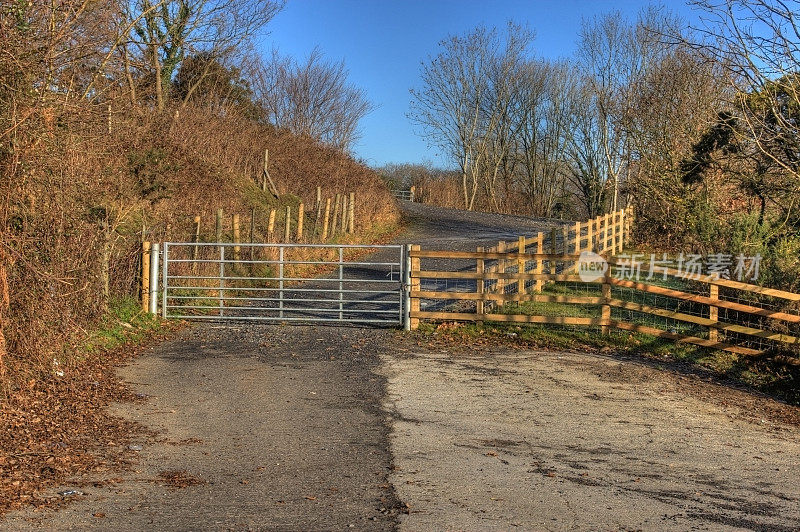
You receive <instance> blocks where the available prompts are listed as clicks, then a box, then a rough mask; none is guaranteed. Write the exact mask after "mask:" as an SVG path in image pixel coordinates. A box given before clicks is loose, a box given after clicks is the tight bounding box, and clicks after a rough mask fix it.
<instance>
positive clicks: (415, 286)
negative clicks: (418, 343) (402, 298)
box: [409, 244, 420, 330]
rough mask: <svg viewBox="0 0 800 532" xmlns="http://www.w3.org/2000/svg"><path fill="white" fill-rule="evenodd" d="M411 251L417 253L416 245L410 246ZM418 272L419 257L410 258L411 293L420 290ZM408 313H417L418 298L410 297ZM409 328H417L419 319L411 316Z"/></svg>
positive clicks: (418, 248) (417, 247) (417, 246)
mask: <svg viewBox="0 0 800 532" xmlns="http://www.w3.org/2000/svg"><path fill="white" fill-rule="evenodd" d="M410 249H411V251H412V252H414V251H419V250H420V247H419V245H418V244H414V245H413V246H411V248H410ZM419 272H420V259H419V257H412V258H411V287H410V288H411V292H412V293H414V292H419V288H420V280H419ZM410 312H411V313H412V314H413V313H415V312H419V298H418V297H413V296H412V297H411V309H410ZM409 326H410V328H411V329H412V330H413V329H416V328H418V327H419V318H415V317H414V316H413V315H412V316H411V318H410V319H409Z"/></svg>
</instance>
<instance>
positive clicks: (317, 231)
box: [311, 187, 322, 240]
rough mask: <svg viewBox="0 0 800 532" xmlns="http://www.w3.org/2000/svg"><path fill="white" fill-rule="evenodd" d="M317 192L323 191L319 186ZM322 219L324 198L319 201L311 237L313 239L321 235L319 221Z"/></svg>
mask: <svg viewBox="0 0 800 532" xmlns="http://www.w3.org/2000/svg"><path fill="white" fill-rule="evenodd" d="M317 192H319V193H321V189H320V187H317ZM321 221H322V198H320V199H319V201H317V215H316V216H315V217H314V229H312V234H311V239H312V240H313V239H314V237H317V236H319V234H320V226H319V223H320V222H321Z"/></svg>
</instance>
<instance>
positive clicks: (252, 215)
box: [247, 207, 256, 261]
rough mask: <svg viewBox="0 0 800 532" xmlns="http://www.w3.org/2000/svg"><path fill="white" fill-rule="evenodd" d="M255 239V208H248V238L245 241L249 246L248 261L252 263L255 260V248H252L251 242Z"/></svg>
mask: <svg viewBox="0 0 800 532" xmlns="http://www.w3.org/2000/svg"><path fill="white" fill-rule="evenodd" d="M255 237H256V208H255V207H251V208H250V238H249V239H248V240H247V242H248V243H249V244H251V245H250V246H248V247H249V248H250V260H251V261H252V260H253V259H254V258H255V246H253V245H252V244H253V242H255Z"/></svg>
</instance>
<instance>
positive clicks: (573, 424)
mask: <svg viewBox="0 0 800 532" xmlns="http://www.w3.org/2000/svg"><path fill="white" fill-rule="evenodd" d="M406 213H407V217H408V220H409V224H410V225H409V231H408V232H407V233H406V234H405V235H403V236H402V237H401V239H400V240H399V241H400V242H413V243H419V244H421V245H422V246H423V247H424V248H428V249H430V248H434V247H441V248H451V249H452V248H456V249H472V248H474V247H475V246H476V245H491V244H492V243H494V242H496V241H497V240H499V239H511V238H514V237H515V236H517V235H519V234H520V233H522V234H533V233H535V232H536V231H538V230H547V229H549V228H551V227H553V226H554V225H558V223H557V222H547V221H542V220H531V219H525V218H519V217H502V216H497V215H486V214H478V213H463V212H460V211H451V210H439V209H432V208H429V207H425V206H421V205H407V206H406ZM120 377H121V378H122V379H125V380H127V381H128V382H130V383H131V384H132V386H133V387H134V388H135V390H136V391H137V392H138V393H141V394H144V395H146V399H145V400H144V401H142V402H141V403H136V404H123V405H118V406H116V407H115V409H114V412H113V413H114V414H115V415H121V416H124V417H126V418H128V419H133V420H137V421H139V422H141V423H142V424H143V425H145V426H146V427H148V428H150V429H152V430H153V431H154V434H155V435H154V436H153V437H151V438H147V439H143V440H142V441H139V442H134V447H133V449H132V451H131V452H132V453H136V454H138V459H137V461H136V465H135V467H134V469H133V470H131V471H128V472H122V473H120V475H119V476H120V479H119V480H120V481H119V482H114V483H113V484H111V485H106V486H98V487H93V486H91V484H89V485H88V486H87V485H86V483H85V482H82V483H81V484H80V486H79V485H77V484H75V485H68V486H62V487H60V488H58V489H57V490H53V492H54V493H56V492H58V491H63V490H64V489H70V488H75V489H78V490H79V491H80V492H81V493H82V494H80V495H73V496H71V498H73V499H74V501H73V502H72V504H69V505H66V506H65V507H64V508H63V509H62V510H60V511H58V512H51V511H47V512H35V511H33V510H26V511H24V512H18V513H15V514H12V515H10V516H8V517H7V518H6V519H5V520H4V521H2V522H0V527H3V528H4V529H8V530H24V529H50V530H84V529H99V530H112V529H113V530H200V529H204V530H205V529H210V530H352V529H355V530H394V529H398V528H399V529H401V530H441V529H463V530H492V529H494V530H508V529H519V530H566V529H572V530H575V529H577V530H596V529H603V530H632V529H644V530H662V529H676V530H685V529H701V530H705V529H714V530H716V529H730V530H740V529H752V530H778V531H780V530H797V529H798V528H800V484H798V483H797V478H798V473H800V466H799V462H798V456H800V435H799V434H800V433H799V432H798V430H797V427H796V426H794V425H787V424H785V423H782V422H781V421H780V418H779V416H773V415H772V414H773V413H775V412H783V411H785V410H786V408H787V407H785V406H781V405H779V404H777V403H775V402H773V401H769V400H767V399H764V398H754V396H753V395H751V394H748V393H745V392H741V391H737V390H732V389H730V388H727V387H724V386H719V385H715V384H708V383H705V382H702V381H701V380H699V379H696V378H692V377H687V376H683V375H679V374H676V373H672V372H670V371H664V370H660V369H654V368H652V367H649V366H647V365H644V364H641V363H639V362H637V361H631V360H619V359H616V358H615V357H614V356H613V354H608V355H604V356H599V355H597V354H587V353H537V352H522V353H520V352H508V351H507V350H504V349H502V348H492V349H486V350H484V351H475V350H473V349H471V348H467V347H458V346H452V347H448V348H441V347H428V346H426V345H424V344H423V345H418V342H417V341H415V339H414V337H409V336H406V335H403V334H402V333H400V332H397V331H395V330H392V329H374V328H359V327H330V326H291V325H290V326H281V325H253V324H247V325H234V326H219V325H208V324H207V325H202V326H196V327H192V328H189V329H186V330H184V331H183V332H181V333H179V334H178V335H177V336H176V337H175V338H173V339H171V340H169V341H167V342H164V343H162V344H160V345H157V346H154V347H152V348H151V349H149V350H147V351H146V352H145V353H144V354H143V355H142V356H141V357H140V358H138V359H137V360H136V361H135V362H134V363H132V364H131V365H130V366H128V367H126V368H123V369H122V370H121V371H120ZM756 405H757V407H756ZM764 405H767V406H766V407H765V406H764ZM790 410H792V412H796V409H790ZM176 472H177V473H178V474H177V477H178V478H179V479H183V480H184V482H178V483H177V484H176V485H174V486H171V485H170V484H169V483H167V482H164V477H165V475H166V476H167V477H169V476H170V475H172V476H173V477H174V476H175V475H176ZM78 480H83V481H85V479H76V482H77V481H78Z"/></svg>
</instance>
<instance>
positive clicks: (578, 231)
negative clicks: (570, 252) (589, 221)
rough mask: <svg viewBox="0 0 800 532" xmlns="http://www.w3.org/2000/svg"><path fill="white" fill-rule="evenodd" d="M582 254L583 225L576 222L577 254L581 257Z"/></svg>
mask: <svg viewBox="0 0 800 532" xmlns="http://www.w3.org/2000/svg"><path fill="white" fill-rule="evenodd" d="M580 252H581V223H580V222H575V254H576V255H579V254H580Z"/></svg>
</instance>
